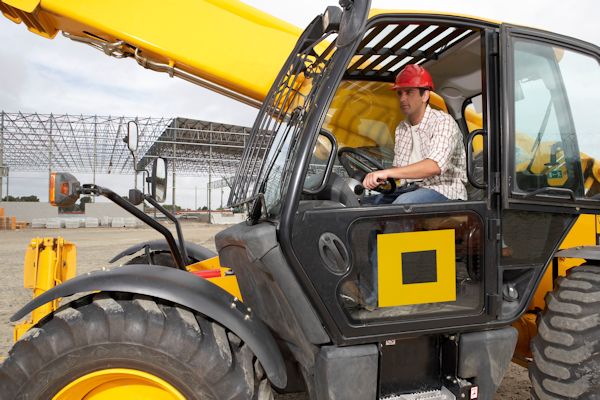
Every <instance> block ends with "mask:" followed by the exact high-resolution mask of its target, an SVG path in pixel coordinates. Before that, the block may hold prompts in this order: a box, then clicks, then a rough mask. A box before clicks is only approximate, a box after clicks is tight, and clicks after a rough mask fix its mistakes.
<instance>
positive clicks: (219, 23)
mask: <svg viewBox="0 0 600 400" xmlns="http://www.w3.org/2000/svg"><path fill="white" fill-rule="evenodd" d="M0 12H2V13H3V14H4V16H6V17H7V18H9V19H10V20H12V21H13V22H15V23H24V24H25V25H26V26H27V28H28V29H29V30H30V31H31V32H34V33H36V34H39V35H41V36H44V37H46V38H53V37H55V36H56V34H57V33H58V32H59V31H62V32H63V33H64V34H65V36H67V37H70V38H71V39H74V40H76V41H79V42H82V43H87V44H90V45H93V46H95V47H97V48H99V49H100V50H102V51H104V52H105V53H106V54H109V55H113V56H116V57H119V58H127V57H131V58H134V59H135V60H136V61H137V62H138V63H139V64H140V65H141V66H143V67H145V68H150V69H153V70H156V71H162V72H167V73H169V74H170V75H171V76H179V77H181V78H183V79H186V80H188V81H190V82H193V83H195V84H199V85H201V86H204V87H207V88H209V89H210V90H213V91H215V92H218V93H221V94H224V95H227V96H229V97H232V98H235V99H237V100H239V101H242V102H244V103H246V104H251V105H253V106H258V105H260V103H261V102H262V101H263V100H264V98H265V97H266V95H267V92H268V90H269V88H270V85H271V84H272V82H273V80H274V78H275V76H276V75H277V73H278V71H279V69H280V68H281V66H282V64H283V62H284V60H285V59H286V58H287V57H288V55H289V53H290V50H291V49H292V48H293V46H294V44H295V42H296V40H297V38H298V37H299V35H300V34H301V30H300V29H299V28H297V27H295V26H293V25H291V24H289V23H287V22H284V21H282V20H279V19H277V18H275V17H273V16H271V15H268V14H266V13H264V12H262V11H259V10H257V9H254V8H252V7H250V6H247V5H245V4H243V3H242V2H240V1H237V0H176V1H173V2H162V1H158V0H129V1H117V0H86V1H76V0H0ZM418 13H425V14H440V13H438V12H431V11H427V12H416V11H390V10H385V11H384V10H371V13H370V16H371V17H374V16H377V15H381V14H418ZM446 15H447V14H446ZM466 17H469V16H466ZM469 18H473V19H477V20H484V19H482V18H478V17H469ZM490 22H493V23H499V22H498V21H490ZM310 84H311V82H310V81H309V80H304V79H299V80H298V85H299V86H300V87H295V88H294V89H295V90H301V91H305V90H307V88H308V87H310ZM339 90H340V91H344V92H345V94H344V95H343V96H336V97H335V100H334V103H333V104H332V106H331V111H332V112H331V113H330V114H328V115H327V116H326V121H325V127H326V128H328V129H331V130H335V131H336V134H337V137H338V138H339V139H340V145H344V146H351V147H359V146H373V145H376V144H377V145H380V146H391V145H392V144H393V140H394V138H393V137H392V136H391V135H390V132H393V131H394V129H393V128H394V126H395V124H396V123H397V121H399V120H400V119H402V116H401V115H399V113H400V111H399V109H398V108H393V109H390V107H389V104H393V102H389V101H380V100H381V99H383V98H384V97H385V96H393V93H392V92H391V91H389V90H388V88H387V85H386V84H382V83H376V82H353V81H347V82H343V84H342V86H341V87H340V89H339ZM384 92H385V93H386V95H385V96H382V95H381V94H382V93H384ZM431 104H432V106H434V107H436V108H438V109H442V110H444V109H445V104H444V102H443V100H442V99H441V98H440V97H439V96H436V95H435V94H434V95H433V96H432V99H431ZM359 115H362V116H363V120H364V119H370V117H372V118H371V119H372V120H373V121H384V122H383V125H385V126H380V127H379V129H378V127H377V126H361V125H360V119H359V118H358V117H357V116H359ZM383 116H385V118H384V117H383ZM465 117H466V118H465V119H466V122H467V126H468V128H469V131H473V130H475V129H478V128H480V127H481V126H482V118H481V114H477V113H474V112H473V111H471V110H468V109H467V110H466V115H465ZM366 131H368V132H369V133H368V134H367V133H366ZM373 132H375V133H373ZM377 132H380V134H379V136H377ZM527 140H528V139H527V138H526V137H525V136H524V135H517V143H518V146H519V147H520V148H521V149H523V150H526V149H531V148H532V146H531V142H527ZM551 144H552V143H549V142H542V143H541V144H540V146H539V150H538V154H537V156H536V159H535V162H534V163H533V165H532V166H531V168H532V170H534V171H536V172H539V171H540V170H541V169H543V168H544V166H545V164H546V163H547V160H548V157H549V155H550V151H551V150H550V149H551ZM481 149H482V140H481V138H475V140H474V150H475V151H476V152H478V151H481ZM582 160H584V167H586V169H587V168H589V169H590V170H591V172H592V173H591V174H588V175H587V178H586V182H585V186H586V188H588V189H589V188H590V187H592V186H593V185H598V184H599V182H600V164H599V163H598V162H597V161H595V160H592V159H590V158H589V157H587V156H585V155H582ZM519 167H522V168H525V167H526V166H524V165H521V166H519ZM562 176H565V174H562ZM551 183H552V182H551ZM554 183H555V184H556V186H560V185H561V183H562V182H561V181H560V178H557V180H556V182H554ZM599 233H600V218H599V217H595V216H590V215H583V216H581V217H580V218H579V219H578V221H577V223H576V224H575V225H574V227H573V228H572V229H571V231H570V233H569V234H568V236H567V237H566V238H565V240H564V241H563V243H562V244H561V248H567V247H574V246H581V245H594V244H597V243H598V234H599ZM581 262H582V260H572V259H569V260H567V259H560V260H558V274H559V275H564V274H565V273H566V271H567V270H568V269H569V268H571V267H573V266H574V265H577V264H579V263H581ZM211 269H212V270H216V269H219V270H220V274H219V276H216V277H213V278H208V280H210V281H211V282H213V283H215V284H216V285H218V286H220V287H222V288H224V289H225V290H227V291H228V292H230V293H231V294H232V295H234V296H236V297H238V298H240V299H241V293H240V291H239V287H238V285H237V281H236V279H235V276H233V275H230V274H229V272H228V269H227V268H224V267H221V266H220V264H219V260H218V257H215V258H212V259H209V260H205V261H202V262H200V263H197V264H194V265H191V266H189V267H188V270H189V271H190V272H194V271H201V270H211ZM74 273H75V247H74V245H73V244H71V243H68V242H64V241H63V240H62V239H60V238H59V239H48V238H46V239H34V240H32V243H31V245H30V247H29V248H28V251H27V255H26V258H25V286H26V287H29V288H32V289H33V290H34V296H37V295H38V294H39V293H41V292H43V291H44V290H48V289H49V288H51V287H53V286H55V285H56V284H58V283H60V282H62V281H64V280H66V279H68V278H69V277H71V276H73V275H74ZM553 284H554V283H553V281H552V268H551V266H549V268H547V272H546V274H545V275H544V277H543V279H542V282H541V284H540V286H539V288H538V290H537V292H536V293H535V295H534V297H533V300H532V302H531V305H530V308H529V309H530V311H531V312H529V313H526V314H525V315H524V316H523V317H522V318H521V319H520V320H519V321H517V322H515V326H516V327H517V328H518V330H519V335H520V336H519V343H518V345H517V351H516V358H515V361H517V362H520V363H526V362H527V359H528V358H530V357H531V353H530V350H529V342H530V340H531V338H532V337H533V336H535V335H536V334H537V327H536V318H537V316H536V315H537V314H536V313H537V312H538V310H542V309H544V308H545V301H544V298H545V295H546V294H547V293H548V291H550V290H552V289H553ZM390 301H398V300H397V299H394V298H392V299H391V300H390ZM57 303H58V302H53V303H51V304H48V305H46V306H44V307H41V308H39V309H38V310H35V311H34V313H33V315H32V319H31V320H30V321H28V322H26V323H24V324H21V325H18V326H17V327H16V328H15V338H18V337H19V336H20V335H21V334H22V333H23V332H24V331H26V330H27V329H29V327H30V326H32V325H33V324H35V323H36V322H37V321H39V319H40V318H42V317H43V316H44V315H46V314H47V313H49V312H51V311H52V310H54V309H55V308H56V306H57Z"/></svg>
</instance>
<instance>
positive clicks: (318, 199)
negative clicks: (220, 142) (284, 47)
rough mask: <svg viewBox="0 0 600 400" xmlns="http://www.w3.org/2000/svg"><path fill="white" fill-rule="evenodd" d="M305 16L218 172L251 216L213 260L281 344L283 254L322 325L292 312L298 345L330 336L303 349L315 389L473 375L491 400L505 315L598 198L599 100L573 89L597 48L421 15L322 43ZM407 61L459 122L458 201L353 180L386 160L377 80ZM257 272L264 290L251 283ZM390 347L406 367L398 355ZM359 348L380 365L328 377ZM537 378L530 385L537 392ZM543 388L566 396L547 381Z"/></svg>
mask: <svg viewBox="0 0 600 400" xmlns="http://www.w3.org/2000/svg"><path fill="white" fill-rule="evenodd" d="M318 22H319V21H317V22H316V23H318ZM311 28H312V29H313V30H315V28H314V26H311ZM311 28H309V29H308V30H307V31H306V32H305V34H304V36H303V37H302V38H301V39H300V41H299V42H298V45H297V47H296V49H295V50H294V52H293V53H292V55H291V56H290V58H289V59H288V61H287V63H286V65H285V66H284V68H283V70H282V72H281V73H280V75H279V76H278V78H277V80H276V83H275V85H274V86H273V87H272V89H271V92H270V93H269V96H268V97H267V98H266V100H265V102H264V104H263V107H262V109H261V112H260V114H259V116H258V118H257V121H256V123H255V126H254V130H253V136H252V138H251V140H250V142H249V146H248V149H247V150H246V153H245V157H244V159H243V161H242V166H241V168H240V169H239V171H240V172H239V173H238V175H237V178H236V181H235V186H234V189H233V192H232V198H231V201H232V203H233V204H235V203H239V202H243V201H251V202H252V204H253V207H251V208H252V210H253V213H254V214H253V216H252V217H253V221H254V223H256V225H255V226H253V227H252V228H248V227H246V226H243V227H242V226H239V227H235V228H230V229H228V230H225V231H224V232H222V233H221V234H219V235H218V237H217V245H218V247H219V254H220V256H221V260H222V262H224V263H226V264H227V265H230V266H231V267H232V268H233V269H234V270H235V271H236V273H238V274H239V275H240V277H239V281H240V285H241V288H242V292H249V296H247V297H246V301H247V302H248V303H249V304H252V307H253V309H254V310H255V311H256V312H257V313H258V314H259V315H261V316H262V318H265V320H266V321H267V323H268V324H269V325H270V326H271V328H272V329H273V330H275V331H277V332H280V333H282V339H283V340H285V341H287V342H294V341H293V338H292V337H286V336H284V333H285V332H294V331H295V330H294V329H292V326H287V327H286V326H282V324H283V325H285V323H284V321H285V320H286V319H281V318H280V315H279V314H277V313H275V310H273V306H272V305H273V304H278V305H282V304H290V305H291V304H293V305H294V306H293V307H291V306H290V310H285V311H286V313H285V314H284V315H288V312H289V314H290V315H297V314H301V312H300V311H298V308H299V307H298V304H300V302H299V301H298V299H297V298H293V300H292V299H290V297H289V296H290V295H289V294H290V293H293V291H290V290H289V289H288V288H286V285H289V283H287V282H280V281H278V275H279V274H281V272H277V270H279V269H283V268H282V267H281V263H282V262H283V260H285V263H286V268H285V269H287V268H288V267H289V268H290V269H291V270H292V271H293V280H294V281H297V282H298V283H299V284H300V286H301V288H303V289H304V290H303V291H304V293H303V294H304V295H305V296H306V305H305V307H306V308H307V309H311V306H312V309H314V313H316V315H317V318H318V319H319V320H320V321H321V324H322V326H323V330H320V329H318V330H317V331H318V332H315V328H314V321H313V324H311V326H310V327H309V326H308V323H307V322H306V321H307V320H308V321H311V320H310V318H308V317H307V316H306V315H300V316H297V318H296V319H297V321H295V323H298V324H299V325H300V326H301V327H303V330H304V332H305V335H306V337H311V335H313V337H314V338H313V339H306V341H307V342H308V343H307V345H308V344H313V345H322V343H327V342H329V340H331V341H332V343H333V346H329V347H327V348H321V349H320V351H319V352H318V353H317V354H318V357H319V359H318V361H317V362H316V364H315V365H317V366H321V367H322V368H323V370H318V371H316V372H315V374H316V375H317V377H316V378H315V379H317V381H318V382H319V385H317V386H319V387H320V385H323V380H325V381H326V382H327V383H328V384H331V385H332V388H335V389H332V388H330V389H329V390H330V391H333V392H336V393H337V391H338V390H345V389H342V387H344V388H346V389H347V390H348V392H344V393H346V395H345V396H350V394H349V393H355V396H357V397H352V396H350V397H344V396H341V397H339V398H374V397H375V396H376V393H377V395H378V396H379V397H380V398H385V397H386V396H398V395H399V394H402V393H404V394H405V393H416V392H419V391H424V390H425V389H429V390H440V391H441V389H442V387H444V388H446V389H448V390H450V391H451V392H452V393H454V395H455V396H457V397H459V396H460V395H462V394H463V393H467V392H465V390H467V389H468V388H469V387H471V385H477V384H478V385H479V386H480V387H479V393H480V394H479V396H481V397H480V398H491V396H492V395H493V392H494V391H495V387H496V385H497V384H498V383H499V380H498V377H499V376H500V375H502V374H503V368H505V367H506V366H507V364H506V363H505V361H507V358H506V355H507V354H512V351H513V349H514V346H515V341H516V336H515V335H514V332H513V331H511V328H506V326H508V325H510V323H511V322H513V321H514V320H515V319H517V318H518V317H519V316H520V315H521V314H522V313H523V312H524V311H525V310H526V307H527V305H528V304H529V302H530V300H531V297H532V295H533V293H534V291H535V288H536V287H537V285H538V283H539V281H540V279H541V277H542V274H543V272H544V270H545V266H546V265H547V264H548V262H549V260H550V259H551V258H552V256H553V253H554V251H555V249H556V248H557V246H558V245H559V244H560V242H561V240H562V239H563V238H564V236H565V235H566V233H567V232H568V231H569V229H570V227H571V226H572V225H573V223H574V222H575V219H576V217H577V215H578V214H580V213H585V212H588V213H597V212H598V209H599V207H600V201H599V199H598V196H597V194H598V182H599V181H598V178H599V177H600V176H599V175H598V165H599V164H598V163H597V162H596V161H594V160H596V159H597V158H598V156H599V155H600V154H597V153H598V152H599V150H598V148H599V147H598V146H597V143H598V138H597V135H596V133H595V132H596V130H595V128H594V127H593V115H594V113H593V110H592V108H593V104H596V100H597V96H598V95H597V94H595V93H589V91H585V89H584V88H585V87H589V83H591V80H593V81H594V82H598V83H600V69H599V68H598V67H599V65H598V57H599V56H600V49H598V48H597V47H595V46H593V45H590V44H587V43H584V42H580V41H576V40H573V39H569V38H566V37H562V36H560V35H554V34H550V33H546V32H540V31H538V30H535V29H528V28H521V27H515V26H509V25H504V24H499V23H497V22H494V21H483V20H479V19H475V18H470V17H465V16H449V15H435V14H426V13H423V14H416V13H406V12H398V13H394V12H387V11H386V12H385V13H380V12H377V11H375V12H372V14H371V17H370V18H369V19H368V22H367V24H366V28H365V33H364V34H363V35H362V36H361V37H360V38H356V39H355V40H354V41H353V42H352V43H351V44H348V45H347V46H337V47H336V46H335V43H336V35H335V33H332V32H330V33H324V34H323V35H313V36H311V35H310V33H311ZM408 63H416V64H420V65H423V66H424V67H426V68H427V69H428V70H429V71H430V72H431V74H432V75H433V78H434V81H435V83H436V87H437V88H438V89H437V90H436V93H435V95H433V96H432V99H431V105H432V107H434V108H437V109H440V110H443V111H446V112H448V113H450V115H452V116H453V118H454V119H455V120H456V121H457V123H458V125H459V126H460V127H461V129H462V131H463V134H464V141H465V147H466V149H467V150H468V154H467V164H468V169H469V174H468V176H469V182H468V184H469V186H470V190H469V198H468V200H467V201H448V202H444V203H437V204H435V203H434V204H413V205H405V206H394V205H385V206H371V205H365V203H366V202H365V201H364V200H365V194H364V193H363V190H362V189H361V188H360V182H361V181H362V177H364V174H365V173H366V172H369V171H370V170H373V169H375V168H381V166H389V165H390V164H391V161H392V158H393V144H394V130H395V127H396V126H397V124H398V123H399V122H400V121H401V120H402V119H403V116H402V114H401V112H400V109H399V107H398V104H397V101H396V99H395V94H394V93H393V92H392V91H390V86H391V84H392V82H393V81H394V77H395V75H396V74H397V73H398V72H399V71H400V70H401V68H402V67H403V66H404V65H406V64H408ZM586 93H587V94H586ZM594 96H596V97H594ZM349 148H350V149H349ZM373 159H374V160H375V161H376V162H373ZM378 165H380V166H379V167H378ZM257 232H260V235H258V236H257ZM374 238H376V240H373V239H374ZM275 239H277V240H278V242H279V245H278V246H274V241H275ZM268 243H269V245H267V244H268ZM259 249H260V251H259ZM263 254H264V255H263ZM275 254H278V256H277V264H270V262H273V261H270V260H271V257H275ZM373 254H375V258H376V260H375V261H374V259H373V258H374V257H373ZM258 255H263V257H264V259H261V257H259V256H258ZM250 256H252V258H249V257H250ZM374 269H375V271H376V273H373V270H374ZM250 276H251V277H252V278H251V279H250ZM290 279H292V278H290ZM272 280H275V282H277V283H278V284H279V285H280V290H273V289H269V290H267V287H271V286H272V285H271V281H272ZM245 285H252V287H253V288H264V290H255V289H254V290H251V287H250V286H247V287H244V286H245ZM358 291H360V292H361V293H359V295H360V294H362V295H364V294H365V293H364V291H372V292H374V293H376V295H377V304H376V307H374V308H373V307H371V309H367V308H364V307H360V306H359V307H357V306H356V304H355V302H353V301H350V302H348V301H346V300H347V299H348V297H351V294H355V295H356V293H357V292H358ZM311 316H312V314H311ZM286 328H287V329H286ZM317 334H318V335H317ZM296 335H297V334H296ZM290 347H292V346H290ZM302 348H303V347H302V346H298V347H296V346H294V347H292V350H291V351H294V350H296V351H298V349H302ZM484 348H485V349H486V353H485V355H483V354H479V355H477V356H476V354H478V352H480V351H482V349H484ZM332 354H334V355H332ZM367 355H370V356H371V357H372V358H371V359H370V361H366V360H367V359H368V356H367ZM307 356H308V355H306V354H302V357H301V356H297V359H298V360H302V359H303V357H307ZM345 357H347V359H345V360H344V361H341V359H344V358H345ZM542 357H548V356H546V355H542ZM406 359H411V360H412V361H411V363H410V365H406V364H405V365H406V367H399V362H400V360H406ZM440 359H441V362H440V363H438V360H440ZM323 360H325V361H323ZM358 360H360V363H365V364H363V365H370V366H369V367H368V368H366V367H365V369H368V370H373V369H377V370H378V371H379V375H378V378H377V379H375V378H374V377H371V378H372V379H373V380H372V381H369V382H367V381H361V380H354V383H355V385H351V386H350V387H349V386H348V381H351V380H352V379H351V378H350V375H351V374H352V371H347V374H348V375H346V376H343V377H340V376H341V375H344V372H340V371H339V370H337V366H336V365H338V364H336V363H340V364H339V366H341V365H353V363H355V362H358ZM475 360H477V361H475ZM544 360H545V361H546V362H548V361H547V359H546V358H544ZM549 362H550V363H554V362H556V360H553V359H550V361H549ZM414 363H418V365H419V367H417V368H415V366H414ZM544 365H546V364H544ZM334 366H336V367H334ZM303 367H304V368H309V369H310V367H308V366H306V365H303ZM329 368H331V370H329ZM399 368H400V369H402V368H405V369H402V370H401V371H400V370H399ZM540 369H541V370H542V371H543V373H548V369H547V368H543V367H540ZM333 370H335V371H336V373H335V374H334V375H333V376H330V375H328V374H330V373H332V371H333ZM342 370H344V368H342ZM319 374H324V375H323V376H321V375H319ZM550 374H551V372H550ZM534 375H535V374H534ZM541 376H542V375H537V378H538V379H539V382H537V383H535V382H534V386H535V385H537V388H536V389H535V390H536V391H535V393H538V396H540V397H541V396H542V395H543V393H547V391H548V390H550V389H548V387H553V386H552V384H551V383H549V384H548V383H547V382H546V381H547V379H546V378H547V377H548V376H546V375H543V376H544V378H543V379H542V378H541ZM336 378H339V379H340V382H335V379H336ZM570 378H571V379H574V380H576V379H575V375H572V376H570ZM328 379H329V380H328ZM363 379H365V380H368V379H367V378H363ZM542 380H545V381H544V383H543V382H541V381H542ZM341 382H344V383H341ZM375 382H378V385H379V387H378V388H377V389H375V388H374V384H375ZM494 382H495V383H494ZM337 384H339V385H340V386H336V385H337ZM542 387H543V389H542ZM366 388H369V389H366ZM319 390H321V389H319ZM322 390H326V389H322ZM538 390H539V391H538ZM365 391H367V392H368V393H366V392H365ZM357 393H361V394H360V395H358V394H357ZM440 393H441V392H440ZM548 393H552V395H563V396H566V397H568V394H567V393H568V391H566V390H565V391H562V392H561V390H558V389H556V386H554V392H548ZM440 396H441V394H440ZM336 398H337V397H336ZM393 398H404V397H393ZM406 398H413V397H406ZM414 398H417V397H414ZM436 398H438V397H436ZM439 398H445V397H439Z"/></svg>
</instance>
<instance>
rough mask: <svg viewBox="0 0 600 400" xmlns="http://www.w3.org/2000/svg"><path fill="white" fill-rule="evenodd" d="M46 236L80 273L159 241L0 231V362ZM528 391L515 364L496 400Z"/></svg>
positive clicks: (147, 233) (199, 238)
mask: <svg viewBox="0 0 600 400" xmlns="http://www.w3.org/2000/svg"><path fill="white" fill-rule="evenodd" d="M223 228H224V227H223V226H215V225H208V224H200V223H186V224H184V226H183V230H184V235H185V237H186V239H187V240H190V241H193V242H195V243H197V244H199V245H202V246H205V247H207V248H209V249H212V250H214V243H213V239H214V235H215V234H216V233H217V232H219V231H220V230H221V229H223ZM44 236H62V237H64V238H65V239H66V240H69V241H72V242H74V243H75V244H76V245H77V271H78V273H85V272H88V271H92V270H95V269H98V268H101V267H103V266H108V260H109V259H110V258H112V257H113V256H114V255H115V254H117V253H118V252H119V251H121V250H122V249H124V248H126V247H128V246H130V245H132V244H135V243H138V242H140V241H144V240H152V239H158V238H160V236H159V234H158V233H156V232H155V231H153V230H151V229H149V228H138V229H109V228H96V229H90V228H86V229H61V230H49V229H40V230H34V229H29V230H22V231H15V232H7V231H0V260H2V275H3V279H1V280H0V360H1V359H2V358H4V357H6V355H7V353H8V349H9V348H10V346H11V345H12V326H11V324H10V323H9V322H8V319H9V317H10V316H11V315H12V314H13V313H14V312H16V311H17V309H18V308H19V307H20V306H22V305H23V304H25V303H26V302H27V301H28V300H29V299H30V298H31V292H30V291H29V290H26V289H24V288H23V257H24V254H25V249H26V247H27V245H28V243H29V241H30V240H31V238H33V237H44ZM529 387H530V385H529V379H528V377H527V371H526V370H525V369H523V368H521V367H519V366H517V365H515V364H512V365H511V367H510V370H509V372H508V374H507V376H506V377H505V378H504V380H503V382H502V385H501V386H500V389H499V390H498V393H497V395H496V396H495V398H494V399H495V400H522V399H528V398H529ZM307 398H308V397H307V396H306V395H305V394H291V395H280V396H276V399H277V400H306V399H307ZM484 400H485V399H484Z"/></svg>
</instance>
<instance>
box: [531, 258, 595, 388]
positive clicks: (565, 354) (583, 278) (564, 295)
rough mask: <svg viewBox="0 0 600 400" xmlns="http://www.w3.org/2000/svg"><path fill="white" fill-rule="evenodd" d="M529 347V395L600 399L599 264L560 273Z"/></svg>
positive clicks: (549, 294) (548, 296) (547, 298)
mask: <svg viewBox="0 0 600 400" xmlns="http://www.w3.org/2000/svg"><path fill="white" fill-rule="evenodd" d="M532 351H533V363H532V364H531V366H530V368H529V376H530V378H531V384H532V389H531V397H532V398H533V399H540V400H546V399H553V400H554V399H600V267H595V266H586V265H583V266H580V267H575V268H572V269H571V270H570V272H569V274H568V275H567V276H566V277H563V278H559V280H558V286H557V288H556V290H555V291H554V292H551V293H548V295H547V297H546V311H545V312H544V314H543V315H542V317H541V318H540V320H539V324H538V335H537V336H536V337H535V338H534V339H533V343H532Z"/></svg>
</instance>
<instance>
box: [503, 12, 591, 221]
mask: <svg viewBox="0 0 600 400" xmlns="http://www.w3.org/2000/svg"><path fill="white" fill-rule="evenodd" d="M500 32H501V33H500V37H501V41H500V66H501V68H502V71H501V94H502V107H501V111H500V112H502V117H501V119H502V122H501V124H502V148H503V149H505V151H503V153H504V154H503V157H502V163H503V167H502V203H503V208H505V209H520V210H531V211H546V212H558V213H567V214H581V213H595V214H599V213H600V201H599V200H593V199H583V198H577V197H575V198H574V199H571V198H567V196H566V195H564V194H552V193H548V194H541V195H537V196H531V195H530V194H529V195H528V194H526V193H523V192H522V191H518V190H517V187H516V183H515V181H514V176H515V111H514V99H515V89H514V85H513V84H512V82H514V65H515V64H514V61H515V60H514V47H513V45H512V41H513V39H514V38H519V39H525V40H528V41H532V42H536V43H539V44H542V45H550V46H557V47H562V48H564V49H565V50H570V51H573V52H576V53H580V54H582V55H585V56H589V57H592V58H594V59H596V61H599V64H600V47H598V46H595V45H593V44H591V43H588V42H585V41H582V40H578V39H575V38H571V37H568V36H564V35H560V34H555V33H551V32H545V31H541V30H538V29H532V28H524V27H520V26H515V25H509V24H503V25H501V27H500ZM571 117H572V116H571Z"/></svg>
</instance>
